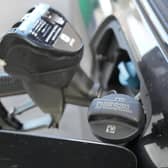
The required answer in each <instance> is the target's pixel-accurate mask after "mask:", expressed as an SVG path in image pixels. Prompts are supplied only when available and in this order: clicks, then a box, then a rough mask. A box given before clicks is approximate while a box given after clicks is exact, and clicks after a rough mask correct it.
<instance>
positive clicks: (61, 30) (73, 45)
mask: <svg viewBox="0 0 168 168" xmlns="http://www.w3.org/2000/svg"><path fill="white" fill-rule="evenodd" d="M0 53H1V56H0V57H1V59H3V60H4V61H5V62H6V66H5V71H6V72H7V73H9V74H10V75H11V76H14V77H16V78H17V79H19V80H21V81H22V82H23V85H24V88H25V90H26V92H28V94H29V95H30V96H31V98H32V99H33V100H34V101H35V103H36V104H37V105H38V106H39V107H40V108H41V109H42V110H43V111H44V112H49V113H51V114H52V115H53V116H54V119H55V122H56V123H58V122H59V120H60V118H61V116H62V112H63V108H64V96H63V92H64V91H63V89H64V88H66V87H68V85H69V83H70V82H71V80H72V78H73V76H74V74H75V72H76V71H77V69H78V67H79V63H80V60H81V58H82V53H83V43H82V41H81V39H80V37H79V35H78V34H77V33H76V32H75V30H74V29H73V28H72V26H71V25H70V23H69V22H68V21H67V19H66V18H65V17H64V16H63V15H62V14H61V13H59V12H58V11H56V10H54V9H53V8H51V7H50V6H49V5H47V4H39V5H37V6H35V7H34V8H32V9H31V10H29V11H28V13H27V14H26V15H25V16H24V17H23V18H22V19H21V21H19V22H18V23H16V24H15V25H14V26H13V27H12V28H11V29H10V31H9V32H8V33H7V34H6V35H4V36H3V38H2V40H1V43H0Z"/></svg>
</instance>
